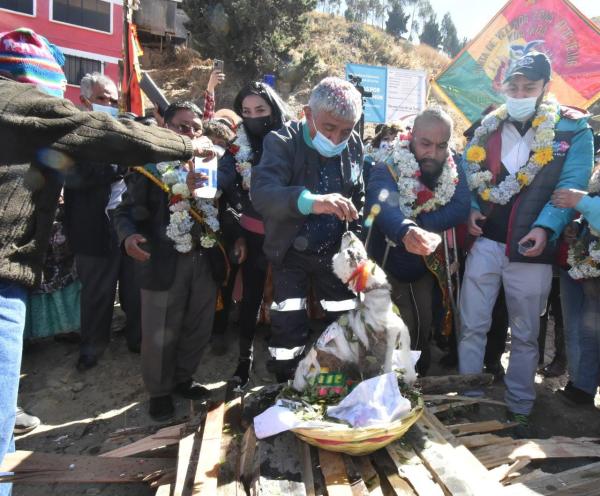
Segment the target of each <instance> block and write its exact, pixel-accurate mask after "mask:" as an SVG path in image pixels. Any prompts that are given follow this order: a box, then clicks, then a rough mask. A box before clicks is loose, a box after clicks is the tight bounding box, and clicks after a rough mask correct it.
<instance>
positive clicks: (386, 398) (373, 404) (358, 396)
mask: <svg viewBox="0 0 600 496" xmlns="http://www.w3.org/2000/svg"><path fill="white" fill-rule="evenodd" d="M409 411H410V401H409V400H408V399H406V398H404V397H403V396H402V394H400V389H399V388H398V380H397V378H396V374H395V373H394V372H389V373H387V374H383V375H379V376H377V377H372V378H371V379H367V380H366V381H362V382H361V383H359V384H358V385H357V386H356V387H355V388H354V389H353V390H352V392H351V393H350V394H349V395H348V396H346V397H345V398H344V399H343V400H342V401H341V402H340V403H339V404H337V405H335V406H330V407H328V408H327V414H328V415H329V416H330V417H335V418H337V419H340V420H343V421H345V422H348V423H349V424H350V425H351V426H352V427H368V426H372V425H377V424H382V423H389V422H393V421H395V420H398V419H400V418H402V417H404V416H405V415H406V414H407V413H408V412H409Z"/></svg>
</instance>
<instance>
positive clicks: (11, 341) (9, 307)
mask: <svg viewBox="0 0 600 496" xmlns="http://www.w3.org/2000/svg"><path fill="white" fill-rule="evenodd" d="M63 61H64V59H63V57H62V54H61V53H60V52H59V50H58V49H57V48H56V47H54V46H53V45H51V44H50V43H48V41H47V40H46V39H45V38H43V37H41V36H39V35H37V34H36V33H34V32H33V31H31V30H29V29H24V28H22V29H17V30H15V31H11V32H6V33H0V136H2V147H0V329H1V332H0V463H2V459H3V458H4V455H5V454H6V453H7V452H9V451H13V450H14V441H13V426H14V422H15V411H16V406H17V390H18V387H19V372H20V367H21V351H22V344H23V330H24V327H25V307H26V301H27V291H28V289H30V288H33V287H35V286H37V285H38V284H39V282H40V277H41V273H42V266H43V259H44V254H45V252H46V248H47V247H48V239H49V236H50V227H51V225H52V220H53V218H54V214H55V211H56V207H57V205H58V197H59V194H60V189H61V186H62V178H63V175H62V172H64V170H65V169H67V168H68V167H69V165H70V164H73V163H74V162H77V163H79V162H81V163H89V162H90V161H93V160H97V161H100V162H102V163H106V164H110V163H116V164H122V165H131V164H139V163H145V162H159V161H165V160H188V159H190V158H191V157H192V156H193V155H194V153H197V154H200V153H204V151H201V150H202V145H201V144H200V143H197V142H194V141H192V140H190V139H189V138H188V137H186V136H178V135H177V134H175V133H173V132H171V131H169V130H166V129H159V128H150V127H147V126H144V125H141V124H136V123H134V122H119V121H117V120H116V119H114V118H112V117H111V116H109V115H106V114H104V113H101V112H81V111H79V110H78V109H77V108H76V107H75V106H74V105H73V104H72V103H71V102H69V101H67V100H62V99H61V98H56V97H60V96H62V94H63V89H64V86H65V76H64V74H63V72H62V70H61V67H60V66H61V64H62V63H63ZM27 83H29V84H27ZM36 88H37V89H36ZM38 90H41V91H38ZM10 492H11V485H10V484H8V483H5V484H0V495H2V496H5V495H8V494H10Z"/></svg>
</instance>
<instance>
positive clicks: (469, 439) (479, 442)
mask: <svg viewBox="0 0 600 496" xmlns="http://www.w3.org/2000/svg"><path fill="white" fill-rule="evenodd" d="M460 442H461V444H462V445H464V446H466V447H467V448H469V449H473V448H481V447H482V446H490V445H492V444H493V445H496V444H510V443H512V442H514V439H513V438H512V437H503V436H497V435H496V434H473V435H471V436H462V437H461V438H460Z"/></svg>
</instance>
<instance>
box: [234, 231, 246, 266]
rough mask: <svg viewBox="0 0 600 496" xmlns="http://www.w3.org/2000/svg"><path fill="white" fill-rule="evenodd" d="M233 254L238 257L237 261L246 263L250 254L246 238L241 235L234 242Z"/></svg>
mask: <svg viewBox="0 0 600 496" xmlns="http://www.w3.org/2000/svg"><path fill="white" fill-rule="evenodd" d="M233 254H234V255H235V256H236V257H237V260H236V263H238V264H241V263H244V261H245V260H246V257H247V256H248V247H247V245H246V238H244V237H239V238H238V239H236V240H235V243H234V244H233Z"/></svg>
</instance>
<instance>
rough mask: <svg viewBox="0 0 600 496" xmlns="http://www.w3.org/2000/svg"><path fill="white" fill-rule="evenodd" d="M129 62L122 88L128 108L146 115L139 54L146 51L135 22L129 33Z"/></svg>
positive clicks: (130, 25)
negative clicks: (141, 86) (141, 87)
mask: <svg viewBox="0 0 600 496" xmlns="http://www.w3.org/2000/svg"><path fill="white" fill-rule="evenodd" d="M127 41H128V43H127V50H128V53H127V64H126V67H125V68H124V69H125V70H124V71H123V82H122V86H121V87H122V89H123V92H124V94H125V95H126V100H125V104H126V107H127V108H126V110H127V111H129V112H133V113H134V114H137V115H144V105H143V103H142V92H141V89H140V79H141V76H142V75H141V70H140V62H139V56H140V55H142V54H143V53H144V52H143V50H142V47H141V46H140V42H139V40H138V37H137V29H136V27H135V24H132V23H130V24H129V27H128V33H127Z"/></svg>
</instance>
